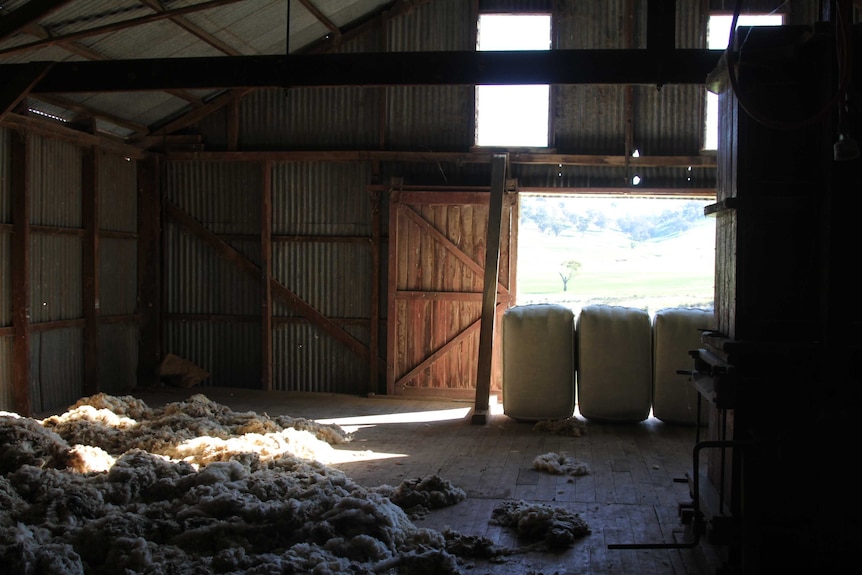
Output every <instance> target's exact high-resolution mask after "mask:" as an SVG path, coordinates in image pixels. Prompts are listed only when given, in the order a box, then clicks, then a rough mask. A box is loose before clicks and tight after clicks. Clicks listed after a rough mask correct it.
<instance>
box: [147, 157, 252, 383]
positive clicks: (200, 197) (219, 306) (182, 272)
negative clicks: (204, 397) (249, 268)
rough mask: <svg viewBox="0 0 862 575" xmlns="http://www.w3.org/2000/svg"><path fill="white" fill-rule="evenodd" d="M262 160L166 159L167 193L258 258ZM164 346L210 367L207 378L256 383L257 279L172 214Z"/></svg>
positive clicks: (225, 238)
mask: <svg viewBox="0 0 862 575" xmlns="http://www.w3.org/2000/svg"><path fill="white" fill-rule="evenodd" d="M262 185H263V179H262V171H261V167H260V165H259V164H257V163H244V162H243V163H206V162H189V163H169V164H168V165H167V168H166V174H165V181H164V191H165V199H166V201H168V202H172V203H174V204H176V205H177V206H178V207H179V208H180V209H181V210H184V211H185V212H187V213H188V214H189V215H190V216H192V217H193V218H194V219H196V220H197V221H198V222H200V223H201V224H202V225H204V226H205V227H206V228H207V229H208V230H209V231H210V232H212V233H213V234H216V235H218V236H220V238H221V239H223V241H225V242H227V243H228V244H229V245H230V246H232V247H233V248H234V249H236V250H237V251H239V252H240V253H242V254H243V255H244V256H245V257H247V258H248V259H249V260H251V261H252V262H254V263H255V264H259V263H260V240H259V235H260V203H261V196H260V194H261V188H262ZM163 233H164V247H163V250H164V283H165V293H164V297H165V312H166V321H165V344H164V345H165V349H164V352H165V353H173V354H176V355H178V356H180V357H182V358H185V359H187V360H189V361H192V362H194V363H195V364H196V365H199V366H200V367H202V368H204V369H206V370H207V371H209V372H210V374H211V377H210V378H209V379H208V380H207V381H206V382H205V383H204V385H225V386H234V387H259V386H260V378H261V368H260V360H261V357H262V356H261V340H260V321H259V318H260V309H261V300H260V284H259V282H258V281H256V279H255V278H252V277H250V276H249V275H247V274H245V273H242V271H241V270H240V269H238V268H237V267H236V266H235V265H233V264H231V263H229V262H227V261H226V260H225V259H223V258H222V257H220V256H219V255H218V254H217V253H216V251H215V250H214V249H213V248H212V247H211V246H210V245H208V244H207V243H205V242H204V241H202V240H201V239H200V238H198V237H196V236H194V235H193V234H191V233H189V232H188V231H186V230H185V229H183V228H182V227H181V226H180V225H178V223H177V222H175V221H173V220H171V219H170V218H168V219H166V220H165V223H164V232H163Z"/></svg>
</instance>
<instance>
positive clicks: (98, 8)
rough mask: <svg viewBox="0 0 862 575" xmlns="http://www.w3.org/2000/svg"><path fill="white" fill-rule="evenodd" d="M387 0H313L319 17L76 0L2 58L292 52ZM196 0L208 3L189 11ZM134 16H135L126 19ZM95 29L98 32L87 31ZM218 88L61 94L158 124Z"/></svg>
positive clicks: (250, 5) (58, 113) (254, 8)
mask: <svg viewBox="0 0 862 575" xmlns="http://www.w3.org/2000/svg"><path fill="white" fill-rule="evenodd" d="M25 4H27V2H26V1H24V0H18V1H15V2H5V3H4V4H3V6H2V7H0V14H3V13H10V14H11V13H13V12H14V11H15V10H17V9H19V8H21V7H22V6H24V5H25ZM158 4H161V5H162V6H163V7H164V10H166V11H173V12H175V11H183V12H182V13H181V14H179V15H176V16H172V17H170V18H168V17H161V16H157V12H156V11H155V10H154V9H153V8H151V7H150V5H152V6H156V5H158ZM389 4H391V0H353V1H349V0H348V1H345V0H315V1H314V3H313V5H314V6H315V7H316V8H317V10H318V11H319V13H320V14H321V15H322V18H323V19H320V18H318V16H317V15H315V14H313V13H312V12H310V11H309V10H308V9H307V8H306V7H305V6H304V5H303V4H302V3H301V2H299V1H298V0H292V1H289V2H285V1H284V0H265V1H263V0H256V1H253V2H252V1H250V0H244V1H243V0H233V1H231V0H224V2H221V4H218V3H215V2H213V0H196V1H193V0H177V1H163V2H149V1H145V0H75V1H72V2H68V3H67V4H65V5H64V6H61V7H60V8H58V9H56V10H54V11H51V12H49V13H48V14H47V15H45V16H43V17H42V18H40V19H39V20H38V22H36V23H35V26H30V27H25V28H24V29H22V30H19V31H18V32H16V33H14V34H11V35H10V36H8V37H7V38H4V39H2V40H0V63H2V64H14V63H24V62H32V61H50V62H67V61H85V60H93V59H95V60H105V59H138V58H146V59H160V58H173V57H206V56H224V55H277V54H284V53H285V52H286V51H287V50H288V49H289V51H290V52H296V51H298V50H302V49H304V48H305V47H307V46H309V45H310V44H312V43H315V42H318V41H320V40H322V39H325V38H327V36H330V35H333V30H331V29H330V28H329V26H335V27H336V28H338V29H339V31H340V29H341V28H343V27H347V26H349V25H350V24H351V23H353V22H355V21H358V20H361V19H362V18H364V17H366V16H367V15H368V14H372V13H375V12H376V11H378V10H380V9H381V8H382V7H385V6H387V5H389ZM198 5H200V6H210V7H208V8H205V9H198V10H194V11H192V9H193V8H194V7H195V6H198ZM213 6H214V7H213ZM154 18H158V19H157V20H154V21H148V22H146V23H140V22H141V19H150V20H152V19H154ZM288 18H289V20H290V26H289V38H288V24H287V23H288ZM134 21H137V22H139V23H138V24H137V25H134V26H129V25H128V23H129V22H134ZM111 27H113V28H111ZM94 29H97V30H100V31H101V33H99V34H89V32H90V31H92V30H94ZM190 29H193V30H194V32H192V31H190ZM69 35H71V36H69ZM66 36H69V39H68V41H63V39H64V37H66ZM207 36H209V37H211V40H208V39H207ZM25 47H27V49H26V50H24V49H23V48H25ZM218 93H219V91H198V92H195V93H189V94H187V95H186V96H183V95H182V94H177V93H176V92H173V93H171V94H167V93H163V92H146V93H122V94H77V95H74V96H71V95H69V96H62V97H63V98H66V99H67V100H68V101H70V102H72V103H74V104H75V105H77V106H85V107H87V108H89V109H91V110H93V111H94V112H97V113H98V112H101V113H105V114H111V115H114V116H116V117H118V118H124V119H126V120H129V121H131V122H134V123H137V124H141V125H144V126H157V125H159V124H160V123H162V122H163V121H165V120H166V119H169V118H173V117H175V116H177V115H178V114H179V113H180V112H182V111H183V110H186V109H188V108H190V107H193V106H195V105H199V103H202V102H205V101H206V100H207V99H209V98H210V97H212V96H214V95H216V94H218ZM195 101H197V104H196V103H195ZM190 102H191V104H190ZM28 107H29V108H30V109H31V110H36V111H37V112H39V113H42V114H43V115H47V117H55V118H63V119H66V118H67V117H68V116H74V115H76V113H74V112H72V111H71V110H63V109H62V107H61V105H60V104H58V103H56V102H54V103H53V104H47V103H45V102H42V101H39V100H38V98H37V97H35V98H31V99H29V102H28ZM96 129H97V130H98V131H101V132H103V133H105V134H108V135H112V136H115V137H119V138H121V139H125V138H128V137H131V136H138V137H140V136H142V135H145V134H135V133H134V131H133V130H131V129H130V128H129V127H128V126H122V125H121V124H119V123H117V122H110V120H109V119H105V118H99V119H98V121H97V123H96Z"/></svg>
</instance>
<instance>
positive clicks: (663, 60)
mask: <svg viewBox="0 0 862 575" xmlns="http://www.w3.org/2000/svg"><path fill="white" fill-rule="evenodd" d="M721 54H722V51H721V50H688V49H686V50H672V51H670V52H662V53H660V54H656V53H655V52H653V51H651V50H549V51H538V50H537V51H512V52H474V51H466V52H456V51H449V52H385V53H351V54H304V55H291V56H283V55H282V56H236V57H214V58H169V59H160V60H144V59H141V60H112V61H106V62H58V63H57V64H55V66H54V67H53V68H52V69H51V71H50V72H49V73H48V74H46V76H45V77H44V78H43V79H42V80H41V81H39V82H38V83H37V84H36V86H35V87H34V88H33V92H34V93H40V92H47V93H62V92H137V91H149V90H171V89H174V90H178V89H186V90H190V89H220V88H222V89H224V88H267V87H269V88H289V87H300V86H305V87H308V86H411V85H477V84H555V85H564V84H644V85H656V86H659V87H660V86H663V85H665V84H704V83H705V82H706V77H707V74H709V73H710V72H711V71H712V70H713V69H714V68H715V67H716V64H717V63H718V60H719V58H720V56H721ZM20 66H22V64H6V65H0V78H12V77H14V76H15V75H16V74H17V73H18V70H19V67H20Z"/></svg>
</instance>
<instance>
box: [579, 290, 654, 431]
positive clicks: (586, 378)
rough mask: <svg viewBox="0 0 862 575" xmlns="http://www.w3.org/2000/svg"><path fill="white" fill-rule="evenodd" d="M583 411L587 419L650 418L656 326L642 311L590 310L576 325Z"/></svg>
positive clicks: (584, 311) (584, 310) (597, 307)
mask: <svg viewBox="0 0 862 575" xmlns="http://www.w3.org/2000/svg"><path fill="white" fill-rule="evenodd" d="M577 339H578V373H577V389H578V410H579V411H580V413H581V415H582V416H584V417H585V418H587V419H596V420H605V421H621V422H622V421H643V420H644V419H646V418H648V417H649V410H650V400H651V387H652V386H651V384H652V349H651V347H652V345H651V344H652V326H651V323H650V317H649V314H648V313H647V312H646V311H645V310H642V309H636V308H629V307H622V306H612V305H591V306H586V307H584V308H582V309H581V313H580V314H579V315H578V321H577Z"/></svg>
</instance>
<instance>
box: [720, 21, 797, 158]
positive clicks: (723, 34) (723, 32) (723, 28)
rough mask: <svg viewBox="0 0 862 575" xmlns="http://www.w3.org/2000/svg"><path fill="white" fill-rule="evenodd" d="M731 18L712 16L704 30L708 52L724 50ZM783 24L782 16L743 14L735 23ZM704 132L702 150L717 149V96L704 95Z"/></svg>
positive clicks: (749, 24)
mask: <svg viewBox="0 0 862 575" xmlns="http://www.w3.org/2000/svg"><path fill="white" fill-rule="evenodd" d="M732 22H733V16H732V15H730V14H712V15H710V17H709V23H708V25H707V29H706V43H707V47H708V48H709V49H710V50H724V49H725V48H727V41H728V39H729V38H730V24H731V23H732ZM783 23H784V16H783V15H782V14H743V15H740V16H739V18H738V19H737V21H736V25H737V27H739V26H781V25H782V24H783ZM705 121H706V130H705V135H704V143H703V148H704V149H705V150H717V149H718V95H717V94H713V93H712V92H707V93H706V118H705Z"/></svg>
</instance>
